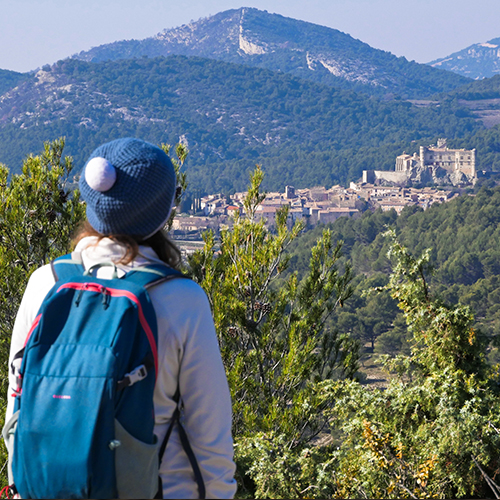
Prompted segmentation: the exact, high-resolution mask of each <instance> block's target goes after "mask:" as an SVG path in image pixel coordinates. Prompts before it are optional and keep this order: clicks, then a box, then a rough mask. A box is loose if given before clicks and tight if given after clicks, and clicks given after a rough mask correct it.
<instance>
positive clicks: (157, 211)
mask: <svg viewBox="0 0 500 500" xmlns="http://www.w3.org/2000/svg"><path fill="white" fill-rule="evenodd" d="M94 158H96V159H97V158H99V161H97V160H96V161H94V162H92V161H91V160H92V159H94ZM106 160H107V161H106ZM109 164H111V166H112V167H114V171H113V168H112V167H111V168H110V165H109ZM87 167H89V172H86V169H87ZM100 168H101V169H102V171H97V172H94V171H91V170H93V169H97V170H99V169H100ZM115 174H116V178H115V180H114V182H113V176H114V175H115ZM96 179H97V180H96ZM88 181H89V182H90V184H91V185H92V186H93V188H92V187H91V186H89V182H88ZM108 186H111V187H109V188H108ZM175 190H176V176H175V170H174V167H173V165H172V162H171V161H170V158H169V157H168V156H167V155H166V154H165V152H164V151H162V150H161V149H160V148H158V147H157V146H154V145H153V144H150V143H148V142H145V141H142V140H140V139H133V138H127V139H117V140H115V141H111V142H108V143H106V144H103V145H102V146H99V147H98V148H97V149H96V150H95V151H94V152H93V153H92V155H91V156H90V158H89V160H88V161H87V163H86V164H85V168H84V170H83V172H82V175H81V176H80V191H81V193H82V198H83V199H84V200H85V201H86V202H87V219H88V221H89V222H90V225H91V226H92V227H93V228H94V229H95V230H96V231H98V232H99V233H101V234H128V235H131V236H135V237H137V238H141V239H145V238H147V237H149V236H151V235H153V234H154V233H155V232H156V231H158V230H159V229H161V228H162V227H163V225H164V224H165V223H166V221H167V220H168V217H169V216H170V212H171V209H172V205H173V203H174V199H175Z"/></svg>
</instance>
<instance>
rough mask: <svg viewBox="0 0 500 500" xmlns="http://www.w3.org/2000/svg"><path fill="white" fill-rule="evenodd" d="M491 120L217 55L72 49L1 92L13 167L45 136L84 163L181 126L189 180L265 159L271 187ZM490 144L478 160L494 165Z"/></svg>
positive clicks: (305, 181) (212, 185) (4, 154)
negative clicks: (133, 139)
mask: <svg viewBox="0 0 500 500" xmlns="http://www.w3.org/2000/svg"><path fill="white" fill-rule="evenodd" d="M482 129H483V126H482V125H481V124H480V123H478V122H477V121H476V120H475V119H474V116H473V115H472V114H471V113H470V112H469V111H468V110H467V109H466V108H461V107H460V106H459V104H457V102H456V101H454V100H450V101H448V102H443V103H442V105H441V106H439V107H429V108H417V107H415V106H413V105H412V104H410V103H409V102H405V101H399V100H396V101H392V102H383V101H379V100H378V99H375V98H369V97H366V96H365V95H363V94H357V93H355V92H352V91H348V90H340V89H334V88H331V87H328V86H324V85H319V84H314V83H311V82H307V81H304V80H301V79H297V78H294V77H292V76H290V75H286V74H280V73H275V72H271V71H268V70H263V69H258V68H251V67H247V66H243V65H236V64H229V63H223V62H220V61H215V60H208V59H200V58H186V57H182V56H172V57H169V58H161V57H160V58H157V59H134V60H120V61H110V62H104V63H98V64H95V63H86V62H82V61H76V60H66V61H60V62H58V63H57V64H55V65H54V66H52V67H49V66H46V67H44V69H43V70H42V71H40V72H38V73H37V74H36V76H32V77H31V78H29V79H27V80H26V81H25V82H23V83H22V84H21V85H19V87H18V88H17V89H14V90H12V91H11V92H9V93H8V94H4V96H3V98H2V100H1V101H0V159H1V161H3V162H4V163H7V164H8V165H9V166H10V167H11V169H12V171H16V170H17V169H19V166H20V160H21V158H22V157H24V156H25V155H26V154H28V153H29V152H32V151H37V150H38V149H39V148H40V146H41V144H42V142H43V141H44V140H48V139H54V138H58V137H60V136H65V137H66V144H67V151H68V153H69V154H71V155H73V157H74V159H75V163H76V165H77V169H78V170H79V169H80V168H81V166H82V164H83V161H84V158H86V157H87V155H88V154H89V153H90V151H91V150H92V149H93V148H95V147H96V146H97V145H98V144H100V143H102V142H105V141H108V140H111V139H114V138H118V137H123V136H131V135H135V136H139V137H142V138H145V139H147V140H149V141H151V142H155V143H159V142H170V143H174V142H177V141H178V140H179V137H182V139H183V140H185V141H187V143H188V145H189V148H190V150H191V151H192V153H191V155H190V158H189V160H188V162H189V165H188V168H189V182H190V187H191V189H197V190H202V192H214V191H220V190H223V191H231V190H241V189H244V187H245V185H246V180H247V178H248V171H249V170H252V169H253V168H254V166H255V164H256V163H259V164H262V166H263V167H264V169H265V171H266V180H265V183H266V187H267V188H269V189H271V188H272V189H281V188H282V187H283V186H284V185H285V184H295V185H296V186H301V187H305V186H312V185H317V184H322V185H333V184H336V183H347V182H349V181H351V180H356V179H357V178H359V177H360V175H361V171H362V170H363V169H373V168H376V169H390V168H393V165H394V159H395V156H396V155H397V154H400V153H401V152H402V151H403V150H406V151H407V152H409V151H412V150H417V149H418V146H419V145H420V144H430V143H432V142H435V140H436V138H437V137H443V136H444V137H448V139H450V145H451V146H453V145H454V144H455V141H454V139H455V140H459V139H463V138H464V137H467V136H473V135H474V134H475V133H477V132H480V131H481V130H482ZM494 133H496V134H498V131H495V132H494ZM483 154H484V151H480V152H479V153H478V162H479V168H486V169H489V168H491V167H490V165H483V164H482V163H481V158H482V155H483ZM496 154H497V153H496V152H495V158H496Z"/></svg>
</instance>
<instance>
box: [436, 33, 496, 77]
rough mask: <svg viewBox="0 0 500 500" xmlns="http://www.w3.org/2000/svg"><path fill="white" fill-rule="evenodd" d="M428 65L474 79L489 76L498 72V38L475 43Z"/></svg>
mask: <svg viewBox="0 0 500 500" xmlns="http://www.w3.org/2000/svg"><path fill="white" fill-rule="evenodd" d="M429 65H430V66H432V67H433V68H440V69H445V70H448V71H453V72H454V73H457V74H458V75H462V76H466V77H468V78H472V79H474V80H480V79H482V78H490V77H492V76H495V75H497V74H499V73H500V38H494V39H493V40H490V41H489V42H485V43H475V44H474V45H471V46H470V47H467V48H466V49H463V50H460V51H459V52H455V53H453V54H451V55H449V56H447V57H443V58H441V59H436V60H435V61H431V62H430V63H429Z"/></svg>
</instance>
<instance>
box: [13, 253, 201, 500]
mask: <svg viewBox="0 0 500 500" xmlns="http://www.w3.org/2000/svg"><path fill="white" fill-rule="evenodd" d="M102 265H111V266H114V264H112V263H109V264H100V265H99V266H94V267H100V266H102ZM52 269H53V272H54V276H55V277H56V284H55V285H54V287H53V288H52V289H51V290H50V292H49V293H48V294H47V296H46V297H45V299H44V301H43V303H42V305H41V307H40V310H39V312H38V315H37V317H36V319H35V321H34V323H33V326H32V328H31V330H30V332H29V334H28V338H27V339H26V343H25V346H24V348H23V349H22V350H21V351H20V352H19V353H18V354H17V355H16V357H15V359H14V362H13V364H12V366H13V370H14V366H16V361H17V365H19V362H20V368H19V370H18V371H17V380H18V388H17V390H16V400H15V407H14V414H13V416H12V418H11V419H10V421H9V422H8V423H7V425H6V426H5V428H4V431H3V434H4V439H5V441H6V443H7V444H8V446H9V448H10V449H9V457H10V460H11V464H9V469H10V470H9V473H10V474H9V475H10V476H11V477H13V480H14V484H13V485H12V487H11V488H12V492H18V493H19V494H20V495H21V497H22V498H154V497H155V495H156V494H159V495H161V481H160V482H159V476H158V469H159V462H160V458H161V456H163V453H164V451H165V447H166V444H167V440H168V437H169V436H170V433H171V431H172V427H173V425H174V424H175V423H176V422H177V424H178V425H179V434H180V436H181V441H182V442H183V445H184V448H185V450H186V453H187V454H188V457H189V459H190V460H191V462H192V465H193V470H194V472H195V476H196V479H197V481H198V486H199V489H200V496H202V497H204V485H203V480H202V479H201V474H200V471H199V468H198V465H197V463H196V459H195V458H194V454H193V452H192V450H191V447H190V446H189V443H188V442H187V436H186V434H185V432H184V429H182V426H180V422H179V415H180V412H179V408H177V409H176V412H175V414H174V418H173V419H172V423H171V426H170V428H169V430H168V432H167V436H166V438H165V440H164V442H163V443H162V445H161V446H158V444H157V442H156V436H155V435H154V433H153V430H154V423H155V421H154V407H153V392H154V387H155V382H156V377H157V374H158V354H157V325H156V315H155V311H154V309H153V305H152V304H151V300H150V298H149V294H148V292H147V289H148V288H150V287H151V286H154V285H156V284H158V283H160V282H163V281H166V280H169V279H173V278H181V277H183V275H182V273H180V272H178V271H175V270H173V269H171V268H169V267H167V266H165V265H150V266H147V267H140V268H135V269H134V270H132V271H129V272H128V273H126V274H125V275H124V276H123V277H121V278H118V276H117V270H116V267H114V274H113V278H112V279H99V278H96V277H93V270H94V268H91V269H88V270H87V271H85V269H84V268H83V265H82V263H81V262H80V261H79V260H78V259H76V260H75V259H74V258H72V256H71V255H67V256H64V257H61V258H59V259H56V260H55V261H54V262H53V263H52ZM176 397H177V400H179V399H180V398H179V394H177V395H176ZM186 443H187V444H186ZM186 447H187V448H186ZM159 451H160V453H159ZM200 481H201V483H200ZM160 498H161V496H160Z"/></svg>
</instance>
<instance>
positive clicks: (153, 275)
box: [121, 264, 189, 289]
mask: <svg viewBox="0 0 500 500" xmlns="http://www.w3.org/2000/svg"><path fill="white" fill-rule="evenodd" d="M176 278H185V279H189V277H188V276H186V275H185V274H182V273H181V272H180V271H177V270H176V269H173V268H171V267H168V266H166V265H162V264H151V265H148V266H141V267H136V268H134V269H132V270H131V271H129V272H128V273H127V274H125V276H123V278H121V279H125V280H127V281H132V282H133V283H136V284H138V285H141V286H143V287H144V288H146V289H149V288H152V287H153V286H156V285H159V284H160V283H163V282H164V281H170V280H172V279H176Z"/></svg>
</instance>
